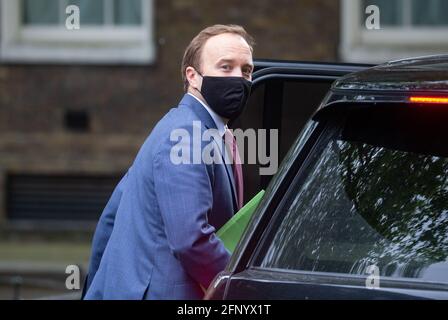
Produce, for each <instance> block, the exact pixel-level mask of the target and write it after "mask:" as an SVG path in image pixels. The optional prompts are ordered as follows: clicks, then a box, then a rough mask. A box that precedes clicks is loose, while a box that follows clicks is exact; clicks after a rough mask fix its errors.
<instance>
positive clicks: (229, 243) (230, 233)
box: [216, 190, 264, 253]
mask: <svg viewBox="0 0 448 320" xmlns="http://www.w3.org/2000/svg"><path fill="white" fill-rule="evenodd" d="M263 195H264V190H261V191H260V192H258V193H257V195H256V196H255V197H253V198H252V199H251V200H250V201H249V202H248V203H246V204H245V205H244V207H242V208H241V209H240V210H239V211H238V212H237V213H235V215H234V216H233V217H232V218H231V219H230V220H229V221H227V223H226V224H225V225H223V226H222V227H221V229H219V230H218V232H217V233H216V235H217V236H218V237H219V238H220V239H221V240H222V241H223V242H224V246H225V247H226V248H227V250H229V251H230V252H231V253H233V251H234V250H235V248H236V245H237V244H238V242H239V241H240V239H241V236H242V235H243V232H244V230H245V229H246V226H247V224H248V223H249V220H250V218H251V217H252V214H253V213H254V211H255V208H257V206H258V204H259V203H260V200H261V198H263Z"/></svg>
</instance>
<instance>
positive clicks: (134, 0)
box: [114, 0, 142, 25]
mask: <svg viewBox="0 0 448 320" xmlns="http://www.w3.org/2000/svg"><path fill="white" fill-rule="evenodd" d="M114 8H115V24H118V25H139V24H141V23H142V1H141V0H114Z"/></svg>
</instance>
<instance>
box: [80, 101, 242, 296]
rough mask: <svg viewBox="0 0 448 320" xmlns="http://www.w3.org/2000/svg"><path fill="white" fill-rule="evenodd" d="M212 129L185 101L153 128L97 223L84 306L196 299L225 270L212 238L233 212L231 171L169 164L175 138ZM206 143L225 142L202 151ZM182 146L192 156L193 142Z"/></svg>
mask: <svg viewBox="0 0 448 320" xmlns="http://www.w3.org/2000/svg"><path fill="white" fill-rule="evenodd" d="M194 121H196V123H195V124H194V123H193V122H194ZM197 121H200V125H198V122H197ZM211 128H214V129H216V125H215V123H214V121H213V119H212V118H211V116H210V114H209V113H208V112H207V110H206V109H205V108H204V107H203V106H202V105H201V104H200V103H199V102H198V101H197V100H196V99H194V98H193V97H191V96H190V95H188V94H186V95H185V96H184V97H183V99H182V101H181V102H180V104H179V106H178V107H177V108H173V109H171V110H170V111H169V112H168V113H167V114H166V115H165V116H164V117H163V118H162V119H161V120H160V121H159V122H158V123H157V125H156V126H155V127H154V129H153V130H152V132H151V134H150V135H149V136H148V138H147V139H146V141H145V142H144V144H143V146H142V147H141V149H140V151H139V152H138V154H137V156H136V158H135V160H134V163H133V164H132V166H131V167H130V168H129V170H128V172H127V173H126V174H125V175H124V177H123V178H122V179H121V181H120V182H119V184H118V185H117V187H116V189H115V190H114V192H113V194H112V196H111V198H110V200H109V202H108V203H107V205H106V207H105V209H104V211H103V213H102V215H101V218H100V220H99V222H98V225H97V228H96V231H95V235H94V238H93V243H92V254H91V259H90V266H89V273H88V277H87V281H86V284H85V288H84V290H86V294H85V299H200V298H202V296H203V293H202V290H201V288H200V286H199V285H202V286H203V287H205V288H207V287H208V286H209V284H210V282H211V281H212V280H213V278H214V277H215V275H216V274H217V273H218V272H220V271H222V270H223V269H224V268H225V266H226V264H227V262H228V260H229V257H230V254H229V252H228V251H227V250H226V249H225V247H224V245H223V243H222V241H221V240H220V239H219V238H217V237H216V236H215V230H217V229H219V228H220V227H221V226H222V225H223V224H224V223H225V222H227V220H229V219H230V218H231V217H232V215H233V214H234V212H235V208H236V193H235V186H234V181H233V174H232V171H231V167H230V165H226V164H223V163H220V164H219V163H218V164H217V163H211V164H207V163H204V162H201V163H199V164H174V163H173V162H172V161H170V152H171V150H172V147H173V146H174V145H177V146H180V144H179V140H177V141H171V139H170V134H171V132H172V131H173V130H175V129H184V130H186V131H187V132H188V133H189V134H190V137H193V134H194V133H193V131H195V133H198V132H200V133H201V135H202V133H203V132H204V131H205V130H206V129H211ZM210 142H212V143H221V142H222V141H216V139H212V140H211V141H203V142H201V149H202V150H203V149H204V147H205V146H206V145H208V144H210ZM183 144H184V145H183V146H184V147H190V150H191V151H192V152H193V148H194V147H195V146H194V144H193V139H190V141H189V142H188V141H187V142H185V141H184V143H183ZM185 144H188V145H185ZM220 146H222V145H220ZM196 147H197V146H196ZM212 154H213V152H212ZM219 156H222V154H220V155H219ZM191 160H193V158H191Z"/></svg>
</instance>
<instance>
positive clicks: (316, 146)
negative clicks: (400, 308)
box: [245, 113, 448, 289]
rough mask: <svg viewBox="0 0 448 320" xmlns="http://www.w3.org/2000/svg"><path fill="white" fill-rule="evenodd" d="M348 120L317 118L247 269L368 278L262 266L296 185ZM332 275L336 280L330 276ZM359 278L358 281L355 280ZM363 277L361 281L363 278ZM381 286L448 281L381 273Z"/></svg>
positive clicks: (339, 279) (438, 284)
mask: <svg viewBox="0 0 448 320" xmlns="http://www.w3.org/2000/svg"><path fill="white" fill-rule="evenodd" d="M344 123H345V116H344V115H343V113H342V114H339V115H338V114H335V115H334V116H332V117H331V118H329V119H328V120H321V121H318V122H317V127H315V128H314V132H313V133H312V134H311V135H316V136H315V137H314V139H312V137H311V136H310V137H308V139H307V142H306V144H307V143H312V145H311V146H309V147H308V148H306V149H305V150H303V149H302V151H301V153H299V154H298V156H297V157H301V158H303V159H304V160H303V161H302V162H301V165H300V167H299V168H298V170H297V171H296V172H295V175H294V177H293V178H292V180H291V183H290V184H289V186H288V188H287V189H286V191H285V192H284V195H283V197H282V198H281V200H280V201H279V202H278V205H277V206H276V207H275V208H273V210H272V217H271V219H270V222H269V224H267V225H266V227H265V228H264V230H263V233H262V235H261V236H260V238H259V241H258V243H257V245H256V247H255V248H254V250H253V252H252V254H251V257H250V259H249V262H248V264H247V267H246V268H245V269H246V270H255V271H257V270H258V271H262V272H267V273H269V274H270V275H271V277H275V274H277V275H278V276H279V278H282V276H281V275H282V274H290V275H304V276H312V277H316V278H322V279H327V280H325V281H329V282H333V280H334V281H336V282H341V283H346V284H349V283H350V284H351V285H354V286H357V285H360V286H364V284H365V279H366V277H367V276H368V274H366V275H360V274H348V273H339V272H334V271H332V272H324V271H312V270H305V269H286V268H278V267H263V266H261V264H262V262H263V260H264V258H265V257H266V253H267V252H268V250H269V248H270V245H271V243H272V241H273V239H274V237H275V235H276V231H277V230H278V229H279V228H280V226H281V224H282V222H283V219H284V217H285V216H286V215H287V211H286V210H284V209H285V206H286V205H287V204H288V202H289V199H290V198H291V196H292V194H293V193H296V192H297V188H295V187H297V185H300V184H303V182H304V180H305V179H306V178H307V177H308V174H309V170H310V165H311V162H312V161H313V160H314V157H315V156H318V157H319V153H320V152H321V151H322V150H323V149H324V148H325V146H326V144H327V142H328V141H329V140H331V139H332V137H334V135H335V134H338V132H340V131H341V129H342V128H343V126H344ZM328 279H333V280H328ZM353 281H355V282H358V284H356V283H354V282H353ZM360 281H361V282H360ZM381 283H382V287H390V288H400V287H401V286H404V287H407V288H408V289H421V288H426V287H428V288H429V287H432V286H434V287H442V288H448V282H437V281H428V280H424V279H421V278H405V277H390V276H381Z"/></svg>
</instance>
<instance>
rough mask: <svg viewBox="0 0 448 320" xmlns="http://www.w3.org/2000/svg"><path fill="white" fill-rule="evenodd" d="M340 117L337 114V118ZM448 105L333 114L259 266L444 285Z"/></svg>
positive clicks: (447, 225)
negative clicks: (372, 270)
mask: <svg viewBox="0 0 448 320" xmlns="http://www.w3.org/2000/svg"><path fill="white" fill-rule="evenodd" d="M338 119H339V118H338ZM447 128H448V112H447V110H446V109H445V108H444V107H443V106H439V107H424V106H378V107H372V108H364V109H359V110H356V111H351V112H349V113H348V114H346V115H344V116H343V118H342V120H341V119H339V120H338V122H336V121H332V120H331V121H329V123H328V129H327V130H326V131H325V133H324V134H323V137H322V138H321V139H320V140H319V142H318V143H317V145H316V146H315V148H314V149H313V151H312V152H311V154H310V155H309V157H308V160H307V161H306V163H305V164H304V166H303V168H302V169H301V170H300V171H299V173H298V175H297V177H296V179H295V182H294V183H293V184H292V185H291V187H290V190H289V191H288V193H287V194H286V195H285V199H284V200H285V201H284V202H283V204H281V205H280V207H279V208H278V210H279V211H278V216H276V218H275V220H274V224H273V228H272V229H271V230H270V231H269V233H268V237H267V240H266V242H265V245H264V246H263V248H264V249H262V251H261V254H260V256H259V257H258V262H257V263H256V264H257V265H259V266H261V267H264V268H280V269H292V270H305V271H316V272H331V273H345V274H353V275H365V274H366V270H367V268H368V267H369V266H372V265H375V266H377V267H378V270H379V273H380V275H381V276H384V277H393V278H418V279H422V280H425V281H431V282H432V281H434V282H442V283H448V261H447V256H448V139H447V138H448V133H447Z"/></svg>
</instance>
